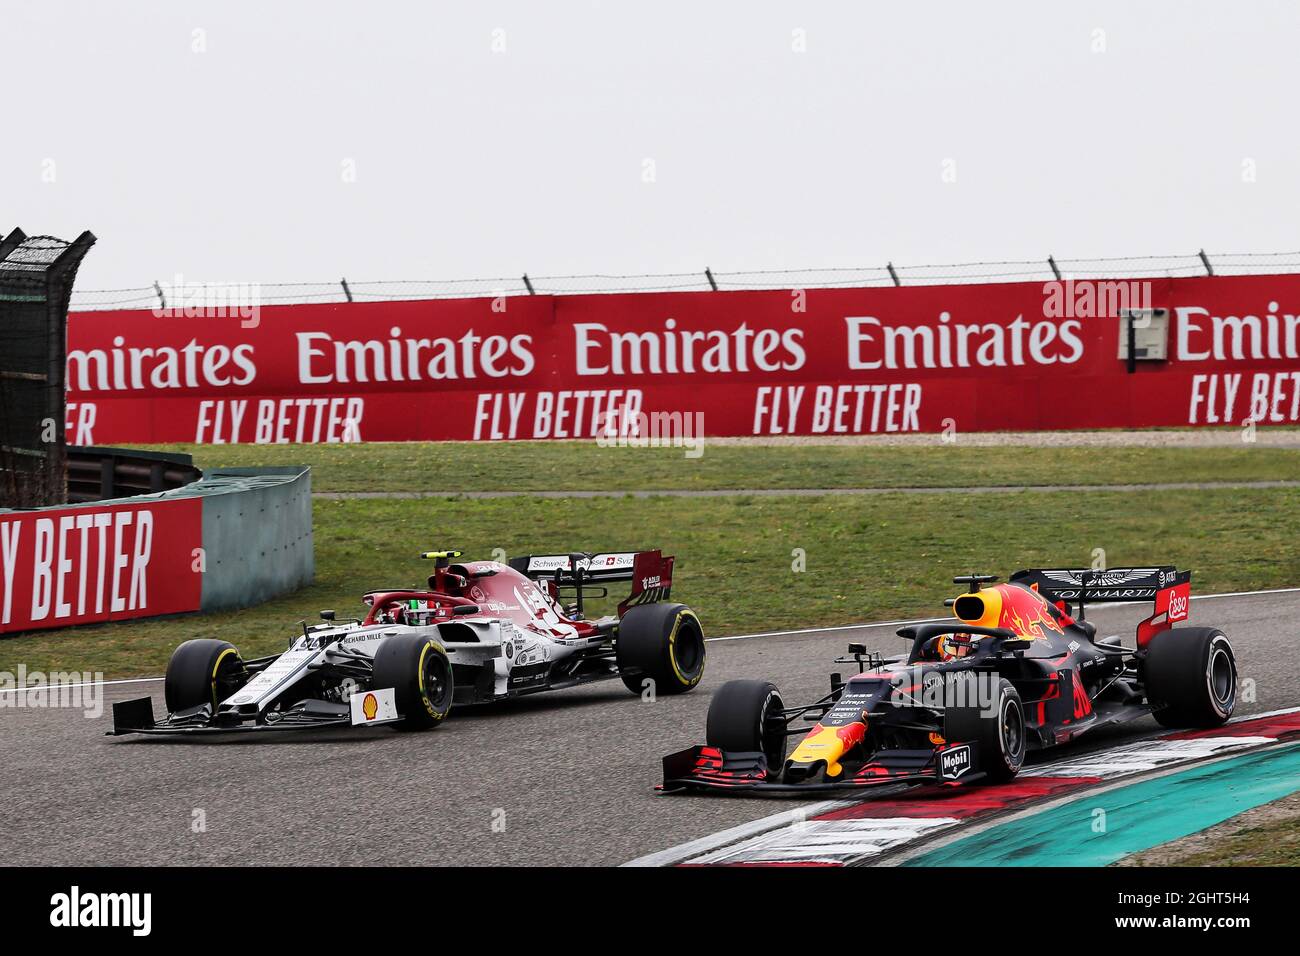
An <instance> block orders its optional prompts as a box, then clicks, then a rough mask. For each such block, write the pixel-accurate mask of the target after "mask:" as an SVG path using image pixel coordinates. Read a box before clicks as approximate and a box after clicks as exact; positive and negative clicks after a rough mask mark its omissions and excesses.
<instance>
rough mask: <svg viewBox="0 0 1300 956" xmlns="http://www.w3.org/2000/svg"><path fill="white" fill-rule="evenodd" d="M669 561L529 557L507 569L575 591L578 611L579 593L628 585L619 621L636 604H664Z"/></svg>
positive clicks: (622, 554) (624, 556)
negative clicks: (587, 588)
mask: <svg viewBox="0 0 1300 956" xmlns="http://www.w3.org/2000/svg"><path fill="white" fill-rule="evenodd" d="M673 561H674V558H672V557H671V556H669V557H664V555H663V553H662V552H661V551H659V550H654V551H611V552H607V553H604V554H588V553H586V552H582V551H575V552H573V553H572V554H529V555H524V556H523V557H519V558H511V559H510V567H512V568H514V569H515V570H516V571H518V572H519V573H520V574H523V575H525V576H526V577H530V578H532V579H533V580H535V581H543V580H545V581H550V582H552V583H554V585H555V587H556V588H557V589H558V588H561V587H571V588H576V589H577V592H578V595H577V597H578V608H579V610H581V608H582V589H583V587H584V586H587V585H601V584H606V583H608V582H611V581H631V582H632V593H631V594H629V595H628V596H627V598H626V599H624V600H623V601H622V602H620V603H619V605H618V615H619V617H622V616H623V615H624V614H625V613H626V612H627V609H628V608H630V607H635V606H636V605H638V604H649V603H653V602H655V601H666V600H668V597H669V594H670V593H671V591H672V586H673Z"/></svg>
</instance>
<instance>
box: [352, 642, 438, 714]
mask: <svg viewBox="0 0 1300 956" xmlns="http://www.w3.org/2000/svg"><path fill="white" fill-rule="evenodd" d="M370 686H371V689H373V690H383V689H385V688H388V687H391V688H393V698H394V702H395V703H396V704H397V712H398V713H399V714H400V715H401V718H402V719H401V720H400V721H399V722H398V723H397V726H398V727H401V728H403V729H405V730H428V729H430V728H432V727H437V726H438V725H439V724H441V723H442V721H443V718H445V717H446V716H447V714H448V712H449V711H450V710H451V700H452V697H453V695H454V694H455V691H456V685H455V682H454V681H453V679H452V672H451V661H450V660H448V659H447V652H446V651H445V650H444V649H443V646H442V645H441V644H439V643H438V642H437V641H435V640H434V639H433V638H431V637H425V636H424V635H422V634H395V635H393V636H392V637H389V638H386V639H385V640H384V641H383V642H382V643H380V645H379V648H378V650H376V651H375V668H374V676H373V677H372V678H371V682H370Z"/></svg>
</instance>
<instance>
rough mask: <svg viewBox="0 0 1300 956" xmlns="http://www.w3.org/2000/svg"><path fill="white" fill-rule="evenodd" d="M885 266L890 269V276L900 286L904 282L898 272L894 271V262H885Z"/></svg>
mask: <svg viewBox="0 0 1300 956" xmlns="http://www.w3.org/2000/svg"><path fill="white" fill-rule="evenodd" d="M885 268H886V269H888V270H889V278H891V279H893V280H894V285H896V286H899V285H902V284H903V283H902V282H901V281H900V280H899V278H898V273H897V272H895V271H894V264H893V263H892V262H887V263H885Z"/></svg>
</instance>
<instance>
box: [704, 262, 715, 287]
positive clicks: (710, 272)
mask: <svg viewBox="0 0 1300 956" xmlns="http://www.w3.org/2000/svg"><path fill="white" fill-rule="evenodd" d="M704 278H706V279H708V280H709V286H710V287H711V288H712V289H713V291H714V292H717V291H718V284H717V283H716V282H714V281H713V270H712V269H710V268H709V267H708V266H705V267H704Z"/></svg>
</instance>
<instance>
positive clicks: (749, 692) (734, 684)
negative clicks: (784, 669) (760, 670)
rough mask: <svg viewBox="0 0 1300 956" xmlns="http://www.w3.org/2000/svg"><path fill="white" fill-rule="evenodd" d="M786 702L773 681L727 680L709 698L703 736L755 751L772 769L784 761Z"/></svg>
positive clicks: (721, 746)
mask: <svg viewBox="0 0 1300 956" xmlns="http://www.w3.org/2000/svg"><path fill="white" fill-rule="evenodd" d="M784 711H785V704H784V703H782V701H781V694H780V692H779V691H777V689H776V685H775V684H772V683H769V682H768V681H762V680H729V681H727V682H726V683H725V684H723V685H722V686H721V687H719V688H718V689H717V691H716V692H715V693H714V695H713V699H712V700H711V701H709V716H708V721H707V724H706V730H705V740H706V741H707V743H708V745H709V746H710V747H717V748H718V749H719V750H729V751H732V752H741V753H754V752H758V753H761V754H763V755H764V756H765V757H766V758H767V767H768V770H770V771H771V772H772V773H780V772H781V766H782V764H784V763H785V717H784Z"/></svg>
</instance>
